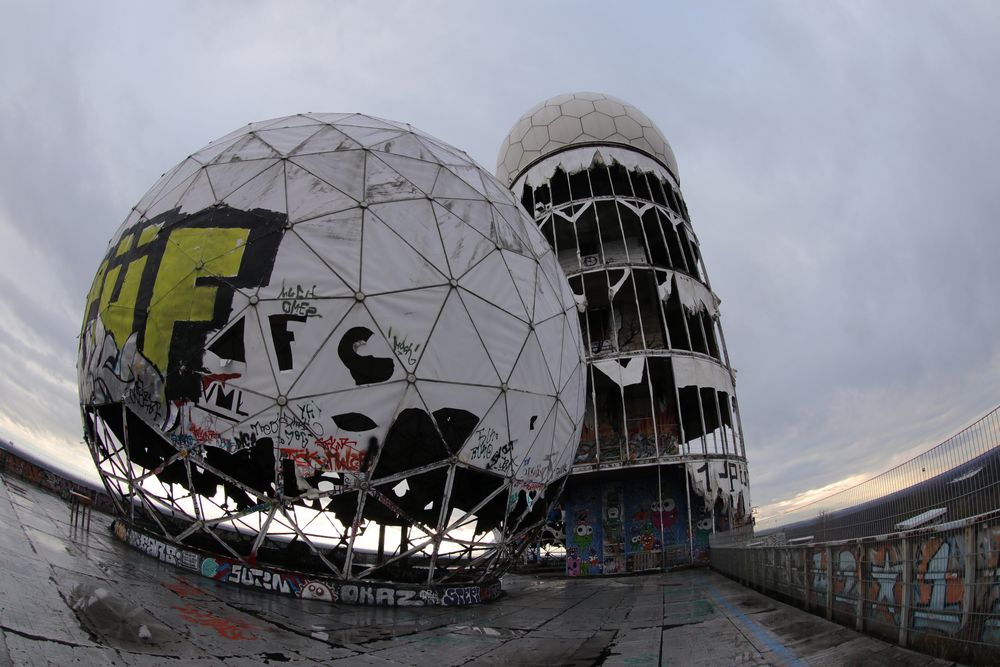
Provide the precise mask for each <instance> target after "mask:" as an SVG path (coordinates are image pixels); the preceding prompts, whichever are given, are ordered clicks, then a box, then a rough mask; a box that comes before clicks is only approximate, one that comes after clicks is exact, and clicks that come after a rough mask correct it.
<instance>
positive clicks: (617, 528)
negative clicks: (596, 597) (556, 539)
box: [562, 466, 712, 576]
mask: <svg viewBox="0 0 1000 667" xmlns="http://www.w3.org/2000/svg"><path fill="white" fill-rule="evenodd" d="M684 470H685V468H684V466H674V467H668V468H664V470H663V471H661V474H660V476H659V478H658V473H657V470H656V469H655V468H646V469H644V471H636V472H634V473H633V474H632V475H631V477H630V478H629V481H628V483H622V482H621V481H616V480H614V479H611V480H600V479H595V480H593V481H588V480H586V478H582V477H576V478H574V480H573V483H572V485H571V486H568V487H567V489H566V493H565V495H564V498H563V501H562V502H563V505H564V507H567V508H570V509H568V511H567V512H566V547H567V554H569V555H568V556H567V561H566V572H567V574H568V575H569V576H577V575H582V576H588V575H597V574H616V573H620V572H639V571H644V570H656V569H662V568H664V567H669V566H671V565H677V564H681V563H688V562H690V561H691V558H692V554H694V555H695V557H696V558H697V557H698V556H699V555H700V554H701V552H702V550H705V552H706V553H707V548H708V536H709V535H710V534H711V532H712V523H711V521H712V519H711V515H710V514H707V515H704V516H703V515H701V514H697V513H693V516H692V518H693V520H694V521H695V522H696V524H695V525H694V526H692V527H691V530H690V532H689V529H688V527H689V524H688V508H689V507H691V508H692V510H696V509H697V510H698V511H700V506H701V499H700V498H698V499H697V500H696V501H695V502H694V503H692V502H689V500H688V499H686V498H685V493H686V490H685V486H684V474H685V473H684ZM642 472H644V473H645V474H642ZM706 517H707V518H706Z"/></svg>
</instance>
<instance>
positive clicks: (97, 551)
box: [0, 475, 953, 667]
mask: <svg viewBox="0 0 1000 667" xmlns="http://www.w3.org/2000/svg"><path fill="white" fill-rule="evenodd" d="M15 487H16V488H15ZM110 521H111V518H110V517H108V516H106V515H103V514H99V513H95V514H94V517H93V522H92V525H91V529H90V531H89V532H81V531H76V532H74V531H73V529H72V527H71V526H70V525H69V507H68V505H67V504H66V503H65V502H64V501H62V500H61V499H59V498H57V497H55V496H52V495H49V494H47V493H45V492H43V491H41V490H39V489H37V488H35V487H33V486H31V485H30V484H27V483H24V482H21V481H18V480H12V481H8V480H7V478H6V477H4V476H2V475H0V565H2V567H0V591H2V593H3V594H2V595H0V667H6V666H7V665H54V664H58V665H73V664H78V665H91V664H107V665H162V664H170V665H177V664H185V665H187V664H190V665H196V666H206V667H207V666H218V665H240V666H243V665H278V664H282V665H284V664H290V665H345V666H346V665H351V666H354V665H372V666H380V667H392V666H398V665H409V666H411V667H415V666H420V665H433V666H435V667H437V666H439V665H441V666H443V665H504V667H510V666H512V665H545V666H546V667H555V666H557V665H588V666H589V665H605V666H609V667H610V666H612V665H656V664H663V665H712V666H715V665H816V666H819V665H868V664H883V665H946V664H953V663H946V662H942V661H939V660H934V659H932V658H929V657H927V656H923V655H920V654H917V653H913V652H912V651H906V650H904V649H901V648H899V647H897V646H893V645H890V644H887V643H885V642H882V641H879V640H877V639H874V638H871V637H866V636H863V635H860V634H858V633H856V632H853V631H851V630H849V629H847V628H843V627H841V626H838V625H834V624H832V623H829V622H827V621H826V620H824V619H821V618H818V617H816V616H812V615H810V614H807V613H806V612H803V611H801V610H799V609H795V608H792V607H790V606H788V605H784V604H782V603H780V602H776V601H774V600H771V599H769V598H766V597H764V596H763V595H760V594H758V593H756V592H755V591H751V590H748V589H746V588H743V587H742V586H739V585H738V584H736V583H734V582H732V581H730V580H728V579H725V578H723V577H722V576H720V575H717V574H715V573H712V572H709V571H705V570H689V571H683V572H672V573H667V574H651V575H641V576H628V577H616V578H587V579H565V578H562V577H557V576H552V577H542V576H527V575H514V576H509V577H506V578H505V579H504V590H505V591H506V592H507V595H506V596H505V597H503V598H501V599H500V600H498V601H496V602H494V603H492V604H485V605H478V606H472V607H459V608H452V607H429V608H420V609H406V608H379V607H356V606H338V605H336V604H329V603H324V602H318V601H310V600H298V599H295V598H289V597H285V596H280V595H274V594H268V593H263V592H258V591H255V590H251V589H247V588H240V587H237V586H232V585H226V584H220V583H218V582H216V581H214V580H212V579H207V578H202V577H200V576H198V575H197V574H195V573H192V572H190V571H186V570H182V569H180V568H175V567H171V566H168V565H165V564H163V563H160V562H158V561H155V560H152V559H150V558H148V557H147V556H144V555H142V554H140V553H138V552H136V551H133V550H132V549H130V548H128V547H127V546H125V545H124V544H122V543H121V542H119V541H117V540H116V539H115V538H114V537H113V536H112V535H111V533H110V529H109V526H110Z"/></svg>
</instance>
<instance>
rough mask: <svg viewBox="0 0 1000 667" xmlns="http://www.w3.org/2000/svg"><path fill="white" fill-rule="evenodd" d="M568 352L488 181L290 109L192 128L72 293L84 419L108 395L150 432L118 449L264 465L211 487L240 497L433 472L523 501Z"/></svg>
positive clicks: (576, 368) (546, 469)
mask: <svg viewBox="0 0 1000 667" xmlns="http://www.w3.org/2000/svg"><path fill="white" fill-rule="evenodd" d="M583 356H584V355H583V349H582V337H581V335H580V327H579V321H578V317H577V311H576V302H575V300H574V298H573V294H572V292H571V290H570V288H569V284H568V282H567V280H566V278H565V276H564V275H563V273H562V271H561V269H560V268H559V266H558V264H557V262H556V259H555V256H554V253H553V251H552V249H551V248H550V246H549V245H548V243H547V242H546V241H545V239H544V237H543V236H542V235H541V233H540V232H539V231H538V229H537V228H536V227H535V225H534V223H533V221H532V220H531V218H530V217H528V216H527V214H526V213H525V212H524V211H523V209H521V207H520V206H519V205H518V204H517V203H516V201H515V200H514V198H513V196H512V195H511V193H510V192H509V191H508V190H507V189H506V188H505V187H503V185H501V184H500V183H499V182H498V181H497V180H496V179H495V178H493V177H492V176H491V175H489V174H488V173H487V172H486V171H485V170H483V169H482V168H481V167H479V166H478V165H476V164H475V163H474V162H473V161H472V160H471V159H470V158H469V157H468V156H467V155H466V154H465V153H463V152H461V151H459V150H457V149H455V148H453V147H451V146H449V145H447V144H445V143H443V142H441V141H439V140H437V139H435V138H433V137H430V136H428V135H426V134H423V133H421V132H419V131H417V130H415V129H413V128H411V127H410V126H408V125H405V124H401V123H396V122H392V121H386V120H381V119H377V118H372V117H368V116H363V115H360V114H303V115H295V116H288V117H285V118H277V119H273V120H268V121H263V122H259V123H252V124H250V125H248V126H246V127H244V128H241V129H239V130H236V131H235V132H232V133H231V134H228V135H226V136H225V137H223V138H221V139H219V140H217V141H215V142H213V143H211V144H209V145H208V146H206V147H205V148H203V149H201V150H200V151H198V152H196V153H194V154H193V155H191V156H190V157H189V158H187V159H185V160H184V161H182V162H181V163H180V164H179V165H177V166H176V167H175V168H173V169H172V170H170V171H169V172H168V173H166V174H165V175H164V176H163V177H162V178H161V179H160V180H159V181H158V182H157V183H156V184H155V185H154V186H153V187H152V188H151V189H150V190H149V192H148V193H146V195H145V196H144V197H143V198H142V199H141V200H140V202H139V203H138V204H137V205H136V207H135V208H134V209H133V211H132V213H131V214H130V215H129V216H128V218H127V219H126V221H125V222H124V224H123V225H122V226H121V228H120V229H119V230H118V232H117V233H116V234H115V235H114V237H113V238H112V240H111V243H110V245H109V248H108V252H107V255H106V257H105V260H104V263H102V265H101V268H100V270H99V271H98V274H97V277H96V278H95V281H94V286H93V287H92V289H91V292H90V296H89V297H88V302H87V310H86V313H85V316H84V324H83V331H82V337H81V351H80V396H81V403H82V405H83V408H84V413H85V415H91V416H89V417H87V418H86V419H85V421H87V419H89V420H91V421H90V422H87V423H88V424H90V426H88V428H94V427H93V425H92V424H93V419H94V418H93V415H94V414H97V412H99V411H100V410H101V409H103V408H102V406H113V405H117V404H124V405H125V406H126V407H127V408H128V410H129V413H130V417H129V418H130V419H139V420H141V421H142V422H143V423H144V424H145V425H146V426H147V427H149V429H150V431H151V432H153V433H155V434H156V436H157V437H158V438H160V439H162V442H161V443H155V444H153V445H149V446H148V447H145V449H143V448H142V447H136V446H132V447H131V450H130V454H131V459H132V463H133V464H136V463H138V464H139V465H142V466H145V467H147V468H151V467H153V466H152V463H155V461H156V460H157V459H158V458H159V459H160V460H164V461H166V462H168V464H169V463H170V462H177V461H178V460H177V459H176V458H175V459H172V460H170V461H167V459H169V457H170V456H171V455H172V454H171V453H172V452H174V453H176V452H179V451H181V450H184V453H183V456H184V457H188V456H189V457H191V460H194V461H195V463H206V464H210V465H214V467H213V468H212V469H213V470H221V471H223V472H225V470H226V468H225V466H224V465H223V464H222V463H220V461H223V460H224V459H225V457H227V456H229V457H240V456H243V458H244V459H246V460H248V461H249V460H253V461H255V462H256V463H255V465H256V464H259V463H260V461H264V462H265V464H264V465H263V466H262V468H265V469H262V470H258V473H259V477H258V478H253V479H244V480H239V481H240V482H241V483H244V484H245V486H240V485H239V484H237V485H230V486H229V487H226V494H227V495H228V494H230V492H232V495H233V498H235V499H237V504H238V505H240V506H244V507H245V506H246V505H247V503H250V504H254V503H257V502H258V501H262V500H265V499H266V498H268V497H272V496H274V495H283V496H284V497H285V498H295V497H315V496H316V494H317V493H319V494H320V495H321V496H329V497H333V496H335V495H337V493H339V492H340V491H344V492H345V493H346V492H347V489H353V490H351V493H352V494H354V493H357V491H356V489H357V487H356V486H355V487H351V486H350V484H348V483H346V482H345V483H344V485H343V486H342V487H341V486H337V484H339V483H341V482H338V481H337V480H341V481H342V480H344V479H345V478H344V475H346V476H347V478H350V477H351V476H354V477H355V478H362V477H367V479H368V480H370V482H371V483H373V484H377V483H378V480H379V479H382V478H389V477H394V479H395V481H394V482H393V483H392V484H393V485H395V484H397V483H398V481H399V478H400V476H402V475H403V474H404V473H405V472H406V471H407V470H409V469H415V468H421V467H423V468H424V469H426V468H427V466H431V467H433V466H435V465H437V466H448V465H451V466H457V467H458V469H460V470H473V471H479V472H480V473H483V474H485V475H487V476H489V477H490V478H495V479H497V480H498V483H499V482H500V481H502V483H503V484H505V485H506V486H507V487H508V490H509V494H508V495H509V500H508V495H504V496H503V500H504V502H506V503H507V504H508V506H509V507H513V506H514V505H515V504H516V502H517V498H518V496H519V495H520V497H521V498H525V497H528V496H530V499H529V501H528V505H529V507H530V505H531V503H532V502H534V500H535V499H536V498H537V497H540V496H542V495H543V494H544V490H545V487H546V486H548V485H550V484H552V483H553V482H555V481H557V480H559V479H561V478H562V477H564V476H565V475H566V474H568V472H569V469H570V466H571V463H572V460H573V455H574V452H575V450H576V447H577V444H578V440H579V434H580V427H581V422H582V415H583V409H584V393H585V387H586V378H585V370H584V369H585V366H584V365H583ZM102 414H103V413H102ZM431 416H433V418H432V417H431ZM112 421H113V420H112ZM262 442H268V443H269V444H268V445H267V446H265V447H263V450H266V449H267V448H268V447H270V448H271V450H272V451H273V452H274V453H275V456H276V459H277V460H275V465H273V469H272V470H267V469H266V468H267V466H268V465H271V461H270V460H269V459H267V452H266V451H263V450H262V451H263V456H264V458H263V459H255V458H253V457H255V456H257V448H259V447H261V443H262ZM421 448H422V449H421ZM92 449H94V447H93V446H92ZM95 457H96V458H98V459H99V460H98V463H99V467H102V466H103V467H102V471H104V472H108V466H109V465H111V464H109V463H108V461H103V462H102V461H101V460H100V458H101V456H99V455H98V452H97V451H96V450H95ZM199 457H200V458H199ZM241 460H242V459H241ZM213 461H214V463H213ZM287 462H291V464H287ZM283 464H287V465H286V468H287V467H289V466H290V465H292V464H293V465H294V469H295V475H294V478H295V484H294V485H293V484H291V483H290V482H289V479H290V478H289V476H288V474H287V471H286V472H285V473H284V476H283V474H282V465H283ZM123 469H124V468H123V467H122V468H121V469H120V470H118V476H119V477H125V476H126V475H124V473H123V472H122V470H123ZM191 469H192V470H194V471H195V474H196V475H198V474H199V471H200V470H201V469H200V468H198V467H197V466H191ZM272 472H273V474H272ZM325 473H337V474H340V473H342V475H339V476H338V475H336V474H335V475H333V476H332V477H330V479H331V480H333V481H332V484H333V487H331V486H330V483H328V482H326V481H324V479H325V478H323V477H322V476H323V475H324V474H325ZM110 477H114V475H113V474H112V475H110ZM107 478H108V476H106V479H107ZM112 481H113V483H114V484H122V483H123V482H122V480H121V479H118V480H112ZM210 481H211V480H210ZM179 483H181V484H184V481H183V479H182V478H181V481H180V482H179ZM455 483H456V485H457V484H458V482H457V481H456V482H455ZM193 485H194V486H195V487H198V481H197V479H195V480H194V483H193ZM219 486H220V487H223V486H225V485H223V484H222V483H221V482H220V484H219ZM293 487H295V488H293ZM410 487H411V488H413V487H414V482H413V481H411V482H410ZM248 488H249V490H248ZM213 490H214V492H215V494H216V495H215V496H211V493H212V491H213ZM386 490H387V489H386ZM218 494H219V491H218V490H217V489H215V487H209V490H208V491H205V492H204V493H202V494H201V495H202V496H204V497H203V498H199V499H198V502H204V503H209V502H214V503H215V504H216V505H219V504H220V502H219V498H220V496H219V495H218ZM308 494H312V496H309V495H308ZM240 495H243V499H242V501H240V500H239V499H238V498H237V496H240ZM397 495H398V494H397ZM352 497H353V496H352ZM393 497H395V496H393ZM212 498H214V500H212ZM369 502H371V503H374V501H369ZM469 502H470V501H462V503H459V501H458V500H454V504H456V505H457V504H464V505H465V506H463V507H460V508H459V509H462V510H466V511H467V510H470V509H471V507H469V506H468V505H469ZM221 504H222V505H223V506H224V505H225V502H222V503H221ZM174 511H176V510H174ZM438 511H439V510H438V506H437V505H435V512H438ZM437 516H438V514H436V513H435V515H434V519H435V521H429V523H431V524H432V528H433V524H434V523H436V518H437ZM290 520H291V519H290Z"/></svg>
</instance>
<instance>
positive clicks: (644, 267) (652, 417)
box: [615, 205, 663, 551]
mask: <svg viewBox="0 0 1000 667" xmlns="http://www.w3.org/2000/svg"><path fill="white" fill-rule="evenodd" d="M615 212H616V213H617V215H618V224H619V226H620V227H621V230H622V239H624V242H625V258H626V261H627V263H628V265H629V279H630V281H631V283H632V297H633V300H634V301H635V314H636V318H637V319H638V320H639V335H640V336H641V338H642V357H643V365H644V368H645V375H646V388H647V390H648V393H649V415H650V421H652V422H653V446H654V456H656V457H657V458H659V455H660V446H659V440H660V438H659V427H658V425H657V423H656V402H655V400H654V399H653V384H652V377H651V375H652V374H651V372H650V370H649V356H648V351H649V342H648V339H647V338H646V326H645V323H644V322H643V317H642V309H641V308H640V306H639V289H638V287H637V283H636V279H635V272H636V266H635V263H634V262H633V261H632V256H631V254H630V253H629V249H628V239H626V238H625V224H624V223H623V222H622V219H621V209H619V208H618V206H617V205H616V206H615ZM636 217H637V218H638V225H639V229H640V231H641V232H642V234H643V243H645V242H646V238H645V235H646V232H645V230H644V229H643V222H642V217H641V216H636ZM640 270H641V271H643V272H646V271H649V272H652V274H653V280H654V282H655V280H656V272H655V271H654V270H653V269H652V267H651V266H650V265H649V264H643V265H642V266H641V269H640ZM657 301H659V299H657ZM624 401H625V388H624V387H622V402H623V403H624ZM625 421H626V438H625V447H626V452H627V453H628V452H629V440H628V435H627V434H628V431H627V428H628V427H627V424H628V418H627V416H626V420H625ZM636 458H637V459H638V456H636ZM629 460H631V457H629ZM661 529H662V526H661ZM661 532H662V530H661ZM660 544H661V545H662V544H663V539H662V537H661V539H660ZM661 551H662V550H661Z"/></svg>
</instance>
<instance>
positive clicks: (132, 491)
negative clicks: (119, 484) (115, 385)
mask: <svg viewBox="0 0 1000 667" xmlns="http://www.w3.org/2000/svg"><path fill="white" fill-rule="evenodd" d="M127 417H128V415H127V414H126V412H125V404H124V403H122V451H124V452H125V465H124V466H122V467H123V468H124V469H125V474H126V475H127V476H128V490H129V519H130V520H131V521H133V522H134V521H135V496H136V493H137V490H136V486H135V473H134V472H133V471H132V459H131V457H130V456H129V455H128V418H127ZM101 425H102V426H103V427H104V434H105V437H106V436H107V433H108V431H109V429H108V423H107V422H106V421H105V420H104V419H101ZM140 501H143V499H142V498H140ZM157 523H158V524H159V521H157ZM160 528H161V529H162V528H163V525H162V524H160Z"/></svg>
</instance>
